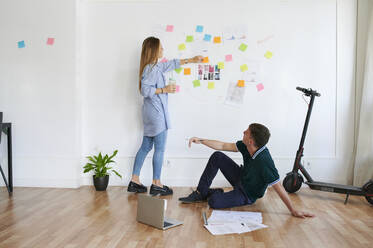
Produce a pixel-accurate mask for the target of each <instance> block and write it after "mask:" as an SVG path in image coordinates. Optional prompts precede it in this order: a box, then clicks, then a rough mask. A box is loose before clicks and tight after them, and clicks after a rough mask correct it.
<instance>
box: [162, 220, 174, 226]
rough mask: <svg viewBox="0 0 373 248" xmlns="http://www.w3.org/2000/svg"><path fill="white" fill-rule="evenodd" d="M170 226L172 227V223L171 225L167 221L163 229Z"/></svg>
mask: <svg viewBox="0 0 373 248" xmlns="http://www.w3.org/2000/svg"><path fill="white" fill-rule="evenodd" d="M168 226H172V223H169V222H166V221H165V222H164V223H163V227H168Z"/></svg>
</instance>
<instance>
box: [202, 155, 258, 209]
mask: <svg viewBox="0 0 373 248" xmlns="http://www.w3.org/2000/svg"><path fill="white" fill-rule="evenodd" d="M219 169H220V171H221V172H222V173H223V175H224V177H225V178H226V179H227V180H228V181H229V183H230V184H231V185H232V186H233V190H232V191H229V192H225V193H214V194H213V195H212V196H211V197H210V198H209V200H208V204H209V205H210V207H212V208H231V207H237V206H242V205H247V204H252V202H251V201H250V199H249V198H248V197H247V195H246V193H245V191H244V189H243V187H242V184H241V175H242V169H241V167H240V166H238V164H236V163H235V162H234V161H233V160H232V159H231V158H230V157H228V156H227V155H225V154H224V153H222V152H214V153H213V154H212V155H211V157H210V159H209V161H208V163H207V165H206V168H205V170H204V171H203V173H202V176H201V178H200V180H199V183H198V187H197V190H198V191H199V192H200V193H201V194H202V196H204V197H205V196H207V192H208V190H209V188H210V185H211V183H212V180H213V179H214V178H215V176H216V173H218V170H219Z"/></svg>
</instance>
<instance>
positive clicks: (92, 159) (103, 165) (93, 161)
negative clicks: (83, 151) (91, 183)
mask: <svg viewBox="0 0 373 248" xmlns="http://www.w3.org/2000/svg"><path fill="white" fill-rule="evenodd" d="M117 153H118V150H115V151H114V153H113V154H112V155H111V156H110V157H109V155H107V154H105V156H102V154H101V152H100V153H99V154H98V156H88V157H87V159H88V160H89V162H88V163H87V164H86V165H85V166H84V167H83V168H84V173H87V172H89V171H91V170H94V171H95V178H97V177H104V176H106V175H109V173H108V170H112V171H113V172H114V173H115V174H116V175H117V176H118V177H120V178H122V176H121V175H120V174H119V173H118V172H117V171H116V170H113V169H112V168H113V167H108V164H110V163H115V161H114V160H113V158H114V157H115V155H117Z"/></svg>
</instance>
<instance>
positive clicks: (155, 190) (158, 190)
mask: <svg viewBox="0 0 373 248" xmlns="http://www.w3.org/2000/svg"><path fill="white" fill-rule="evenodd" d="M149 193H150V194H151V195H153V196H155V195H172V194H173V193H174V191H173V190H172V189H170V188H169V187H167V186H166V185H163V187H159V186H157V185H154V184H152V186H151V187H150V192H149Z"/></svg>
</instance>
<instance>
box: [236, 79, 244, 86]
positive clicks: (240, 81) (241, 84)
mask: <svg viewBox="0 0 373 248" xmlns="http://www.w3.org/2000/svg"><path fill="white" fill-rule="evenodd" d="M237 86H238V87H245V80H238V82H237Z"/></svg>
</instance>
